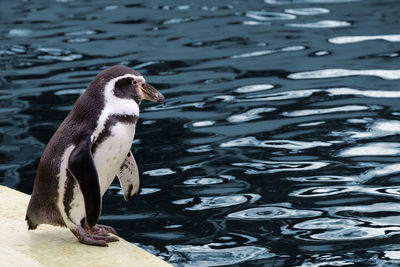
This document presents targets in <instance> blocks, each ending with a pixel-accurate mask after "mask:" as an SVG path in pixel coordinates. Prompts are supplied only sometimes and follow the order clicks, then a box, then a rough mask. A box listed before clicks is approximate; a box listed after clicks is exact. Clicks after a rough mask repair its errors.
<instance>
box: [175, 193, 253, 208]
mask: <svg viewBox="0 0 400 267" xmlns="http://www.w3.org/2000/svg"><path fill="white" fill-rule="evenodd" d="M260 197H261V196H260V195H258V194H244V195H232V196H215V197H199V201H200V203H196V199H195V198H187V199H179V200H175V201H172V203H173V204H176V205H188V204H190V203H193V204H194V205H193V206H191V207H186V208H185V210H190V211H197V210H207V209H216V208H225V207H230V206H235V205H239V204H243V203H246V202H250V203H254V202H255V201H257V200H258V199H260Z"/></svg>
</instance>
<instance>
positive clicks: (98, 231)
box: [70, 225, 119, 247]
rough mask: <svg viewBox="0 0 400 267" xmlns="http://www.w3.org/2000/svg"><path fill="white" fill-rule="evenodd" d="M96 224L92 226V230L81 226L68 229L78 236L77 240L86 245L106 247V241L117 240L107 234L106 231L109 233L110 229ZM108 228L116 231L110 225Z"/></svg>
mask: <svg viewBox="0 0 400 267" xmlns="http://www.w3.org/2000/svg"><path fill="white" fill-rule="evenodd" d="M96 226H97V225H96ZM96 226H95V227H93V229H92V230H90V229H86V228H84V227H82V226H77V227H76V228H75V229H70V230H71V232H72V233H73V234H74V235H75V236H76V238H78V240H79V242H81V243H83V244H86V245H91V246H101V247H107V246H108V245H107V243H110V242H115V241H118V240H119V239H118V238H117V237H115V236H109V235H108V233H110V232H111V231H107V230H106V228H103V227H101V226H100V227H96ZM102 226H104V225H102ZM109 228H110V229H112V230H113V231H114V232H115V233H116V231H115V230H114V229H113V228H112V227H109ZM107 229H108V226H107ZM110 229H108V230H110Z"/></svg>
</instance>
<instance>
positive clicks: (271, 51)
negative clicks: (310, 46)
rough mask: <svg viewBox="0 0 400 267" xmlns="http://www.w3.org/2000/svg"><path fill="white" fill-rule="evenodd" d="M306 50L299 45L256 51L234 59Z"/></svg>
mask: <svg viewBox="0 0 400 267" xmlns="http://www.w3.org/2000/svg"><path fill="white" fill-rule="evenodd" d="M304 49H306V47H305V46H303V45H297V46H287V47H283V48H278V49H269V50H262V51H254V52H250V53H244V54H240V55H234V56H232V58H247V57H259V56H265V55H272V54H276V53H280V52H294V51H300V50H304Z"/></svg>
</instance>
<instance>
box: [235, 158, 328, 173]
mask: <svg viewBox="0 0 400 267" xmlns="http://www.w3.org/2000/svg"><path fill="white" fill-rule="evenodd" d="M232 165H233V166H237V167H248V168H252V169H253V170H247V171H246V173H247V174H259V173H277V172H288V171H289V172H294V171H295V172H297V171H309V170H317V169H321V168H324V167H326V166H328V165H329V163H327V162H317V161H264V160H252V162H236V163H232ZM254 169H255V170H254Z"/></svg>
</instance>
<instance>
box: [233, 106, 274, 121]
mask: <svg viewBox="0 0 400 267" xmlns="http://www.w3.org/2000/svg"><path fill="white" fill-rule="evenodd" d="M274 110H276V108H254V109H250V110H248V111H246V112H245V113H242V114H236V115H231V116H229V117H228V118H227V119H226V120H227V121H229V122H233V123H239V122H245V121H252V120H256V119H260V118H262V117H263V116H260V114H261V113H266V112H271V111H274Z"/></svg>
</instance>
